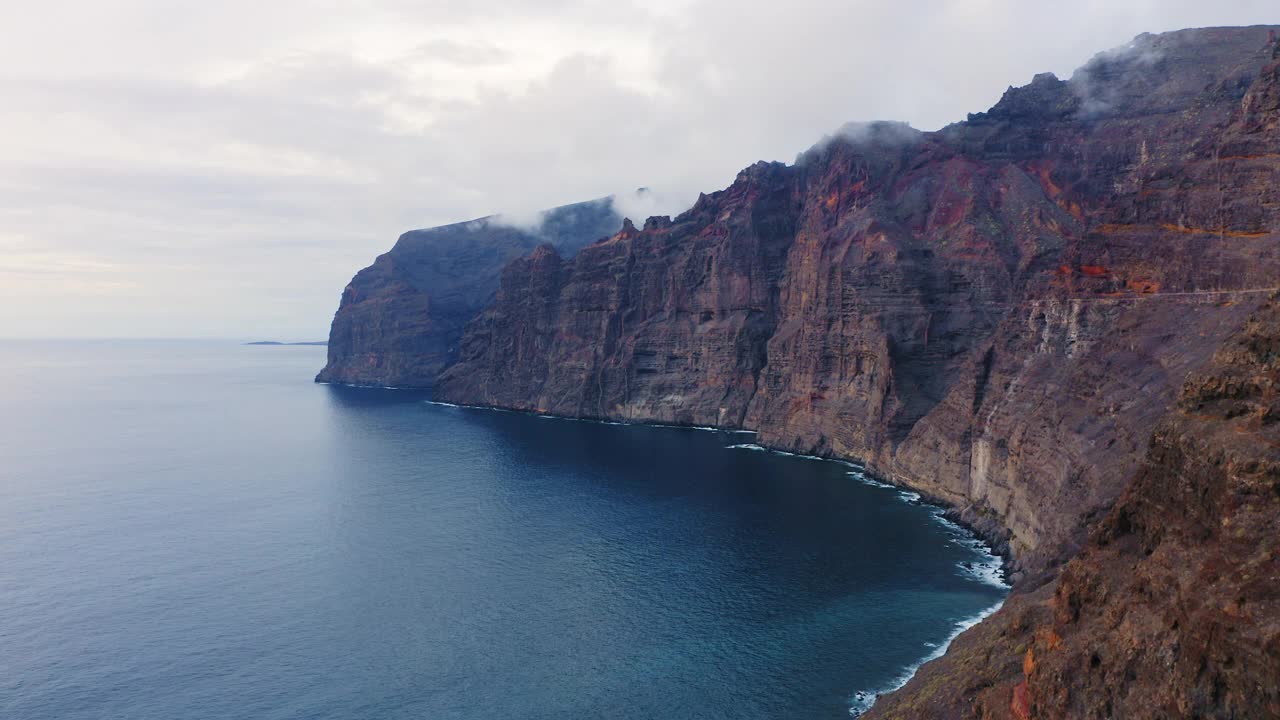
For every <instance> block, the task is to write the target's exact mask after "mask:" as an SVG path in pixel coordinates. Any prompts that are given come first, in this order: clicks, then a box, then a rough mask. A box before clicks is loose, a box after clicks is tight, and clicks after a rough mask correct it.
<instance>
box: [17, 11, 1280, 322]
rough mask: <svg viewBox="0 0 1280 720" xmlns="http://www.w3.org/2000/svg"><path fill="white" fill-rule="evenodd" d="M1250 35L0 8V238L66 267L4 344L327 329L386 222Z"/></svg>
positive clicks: (540, 194)
mask: <svg viewBox="0 0 1280 720" xmlns="http://www.w3.org/2000/svg"><path fill="white" fill-rule="evenodd" d="M1121 6H1122V7H1121ZM1273 15H1274V7H1273V3H1272V2H1265V3H1264V2H1251V1H1248V0H1241V1H1232V0H1225V1H1224V2H1219V3H1213V4H1211V5H1209V4H1205V3H1203V2H1190V1H1189V0H1160V1H1158V2H1157V0H1137V1H1135V2H1130V3H1123V4H1118V3H1111V2H1103V1H1102V0H1082V1H1079V2H1075V3H1048V2H1026V1H1025V0H967V1H961V0H954V1H949V2H945V1H943V0H904V1H903V2H901V3H898V4H896V5H888V4H885V3H879V2H871V1H870V0H851V1H850V2H844V3H832V2H825V1H819V0H796V1H795V2H792V3H788V4H779V3H763V2H761V3H743V2H741V0H736V1H732V2H731V1H730V0H651V1H649V2H645V3H634V2H625V1H624V2H603V1H597V0H551V1H549V2H547V1H538V0H493V1H492V2H488V3H483V4H475V3H471V4H468V3H457V2H446V1H445V0H428V1H427V2H417V1H415V2H409V0H371V2H368V3H359V4H347V5H334V4H332V3H324V4H321V3H316V2H309V1H307V0H280V1H279V2H273V3H269V4H265V5H264V4H262V3H256V2H254V3H250V2H249V1H248V0H226V2H222V3H197V2H194V1H191V0H114V1H113V2H111V3H99V4H85V3H82V2H72V1H71V0H46V2H42V3H39V4H35V5H31V4H26V3H17V2H13V1H8V2H6V0H0V68H2V70H0V93H3V96H4V97H5V103H4V104H3V105H2V106H0V157H4V158H5V160H6V162H5V163H4V164H3V165H0V228H4V229H5V231H6V232H8V233H12V234H15V235H20V236H22V237H24V238H26V241H25V242H26V243H27V244H25V245H24V246H23V247H24V250H23V252H25V253H34V254H35V255H29V256H28V261H29V262H30V261H31V258H32V257H37V256H38V257H41V258H45V259H46V260H49V262H53V261H54V260H53V259H57V258H63V259H67V262H64V263H63V264H61V265H59V266H58V271H57V274H56V275H55V276H54V277H56V278H57V280H56V281H51V282H44V283H40V284H30V285H24V287H23V289H22V292H23V294H24V297H25V298H27V299H28V300H29V302H27V303H24V307H23V308H22V309H21V310H20V311H19V310H15V309H12V308H11V309H9V310H7V311H5V312H4V313H3V314H0V336H4V335H31V334H54V335H78V334H108V335H152V336H155V335H230V336H255V337H256V336H276V335H278V336H282V337H322V336H323V335H324V333H325V330H326V329H327V324H328V321H329V319H330V318H331V317H332V312H333V309H334V306H335V305H336V302H337V298H338V294H339V292H340V291H341V288H342V287H343V285H345V283H346V282H347V280H348V279H349V278H350V276H351V274H352V273H353V272H354V271H355V270H357V269H358V268H360V267H362V266H363V265H365V264H367V263H368V262H369V261H370V260H371V259H372V258H373V257H374V256H375V255H377V254H378V253H380V252H383V251H385V250H386V249H387V248H388V247H389V246H390V245H391V243H392V242H393V241H394V239H395V237H396V236H397V235H398V234H399V233H400V232H402V231H404V230H405V229H409V228H413V227H423V226H429V225H435V224H441V223H446V222H454V221H458V220H464V219H468V218H474V217H480V216H485V215H489V214H492V213H495V212H503V213H505V214H506V215H507V216H508V217H517V218H520V217H524V218H533V217H536V211H537V210H540V209H544V208H549V207H553V206H556V205H561V204H564V203H568V202H574V201H578V200H584V199H589V198H594V197H600V196H603V195H607V194H610V193H616V194H618V195H619V198H620V200H619V203H620V205H622V206H624V207H623V210H624V213H625V214H627V215H630V216H632V219H633V220H635V221H636V222H637V223H639V222H642V221H643V219H644V217H646V216H647V215H650V214H675V213H678V212H679V211H680V210H681V209H683V206H687V205H688V204H689V203H691V202H692V200H693V199H694V198H696V197H697V194H698V192H699V191H712V190H715V189H718V188H720V187H723V186H724V185H725V184H727V183H728V182H730V181H731V180H732V179H733V177H734V176H735V174H736V173H737V171H738V170H739V169H740V168H742V167H744V166H746V165H749V164H751V163H752V162H754V161H756V160H760V159H764V160H784V161H789V160H792V159H793V158H795V157H796V153H797V152H800V151H803V150H804V149H805V148H807V147H809V146H810V145H812V144H813V143H814V142H815V141H818V140H820V139H821V138H822V137H824V136H826V135H829V134H830V133H832V132H833V131H835V130H836V129H837V128H840V127H841V126H842V125H844V124H845V123H846V122H848V121H850V120H872V119H886V120H897V121H905V122H909V123H910V124H911V125H912V126H914V127H917V128H923V129H933V128H937V127H939V126H941V125H944V124H946V123H948V122H951V121H954V120H957V119H960V118H963V117H964V116H965V114H966V113H968V112H972V111H979V110H983V109H986V108H987V107H989V106H990V105H991V104H993V103H994V102H995V101H996V100H997V99H998V98H999V97H1000V95H1001V93H1002V92H1003V90H1004V89H1005V88H1006V87H1008V86H1009V85H1018V84H1023V83H1025V82H1027V81H1028V80H1029V79H1030V78H1031V76H1032V75H1033V74H1035V73H1037V72H1041V71H1046V70H1049V71H1054V72H1057V73H1058V74H1059V76H1063V77H1066V76H1068V75H1069V74H1070V73H1071V71H1072V70H1073V69H1074V68H1075V67H1077V66H1079V65H1081V64H1082V63H1083V62H1084V61H1086V60H1087V59H1088V58H1089V57H1091V56H1092V55H1093V54H1094V53H1096V52H1097V51H1099V50H1101V49H1104V48H1107V47H1113V46H1117V45H1121V44H1123V43H1126V42H1127V41H1129V40H1130V39H1131V38H1132V37H1134V36H1135V35H1137V34H1138V33H1140V32H1145V31H1152V32H1156V31H1162V30H1169V29H1175V28H1177V27H1183V26H1196V25H1209V24H1248V23H1257V22H1265V21H1274V17H1273ZM1100 101H1101V102H1105V97H1102V98H1100ZM641 186H645V187H648V188H651V189H652V191H653V194H651V195H649V196H645V197H642V198H627V197H625V194H626V193H628V192H629V191H631V190H632V189H634V188H637V187H641ZM6 252H13V251H12V250H11V249H9V248H7V247H6V246H3V245H0V253H6ZM74 258H79V259H83V260H84V263H88V262H93V263H102V266H101V267H98V266H95V267H94V268H92V269H91V268H89V267H88V266H87V265H85V264H83V263H81V264H79V265H77V264H76V263H77V262H78V261H72V260H71V259H74ZM42 262H43V261H42ZM10 264H11V265H12V262H11V263H10ZM104 278H105V279H108V280H110V281H112V282H115V283H116V285H115V286H113V289H103V290H102V291H101V294H100V295H97V296H95V295H94V292H95V291H94V290H93V289H92V288H93V287H94V283H97V282H100V281H102V280H103V279H104ZM64 286H65V287H66V288H71V287H74V288H76V290H75V292H63V288H64ZM103 287H104V288H105V286H103ZM121 288H128V290H127V292H125V291H122V290H121ZM126 296H127V298H126Z"/></svg>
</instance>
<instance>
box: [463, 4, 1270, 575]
mask: <svg viewBox="0 0 1280 720" xmlns="http://www.w3.org/2000/svg"><path fill="white" fill-rule="evenodd" d="M1273 47H1274V44H1272V43H1269V42H1268V29H1267V28H1245V29H1212V30H1197V31H1186V32H1180V33H1171V34H1167V35H1160V36H1150V35H1148V36H1142V37H1140V38H1138V39H1137V40H1135V41H1134V43H1133V44H1132V45H1131V46H1130V47H1127V48H1124V49H1122V50H1120V51H1114V52H1111V53H1106V54H1103V55H1100V56H1098V57H1097V58H1095V59H1094V60H1093V61H1091V62H1090V63H1089V64H1087V65H1086V66H1085V67H1083V68H1082V69H1081V70H1080V71H1078V72H1077V73H1076V74H1075V75H1074V76H1073V77H1072V78H1071V80H1069V81H1061V80H1058V79H1056V78H1054V77H1052V76H1049V75H1041V76H1037V77H1036V78H1035V80H1034V81H1033V82H1032V83H1031V84H1030V85H1028V86H1026V87H1023V88H1016V89H1010V90H1009V91H1008V93H1006V95H1005V97H1004V98H1003V99H1002V100H1001V101H1000V102H999V103H998V104H997V105H996V106H995V107H994V108H992V109H991V110H990V111H989V112H987V113H983V114H980V115H973V116H970V118H969V119H968V120H967V121H966V122H962V123H958V124H956V125H953V126H950V127H947V128H945V129H943V130H941V131H939V132H936V133H919V132H916V131H914V130H911V129H910V128H907V127H905V126H900V125H894V124H884V123H881V124H872V125H867V126H858V127H850V128H846V129H844V130H843V131H842V132H841V133H839V134H838V135H836V136H834V137H832V138H829V139H828V140H826V141H824V142H823V143H821V144H820V145H819V146H817V147H815V148H814V149H812V150H810V151H809V152H807V153H805V154H803V155H802V156H801V157H800V158H799V159H798V161H797V162H796V163H795V164H794V165H792V166H784V165H781V164H768V163H759V164H757V165H754V166H752V167H750V168H747V169H746V170H744V171H743V172H742V173H741V174H740V175H739V176H738V178H737V179H736V181H735V182H734V183H733V184H732V185H731V186H730V187H729V188H727V189H726V190H723V191H720V192H717V193H713V194H711V195H704V196H703V197H701V198H700V199H699V201H698V202H697V204H695V205H694V207H693V208H692V209H691V210H689V211H688V212H686V213H684V214H682V215H680V216H679V217H677V218H675V219H674V220H670V219H667V218H651V219H650V220H649V221H648V222H647V223H646V224H645V227H644V228H642V229H636V228H635V227H632V226H628V227H626V228H624V229H623V231H622V232H620V233H618V234H616V235H614V236H613V237H611V238H609V239H607V240H605V241H602V242H599V243H596V244H593V245H591V246H589V247H586V248H584V249H583V250H582V251H581V252H579V253H578V255H577V256H576V257H574V258H571V259H569V258H564V257H561V255H560V254H559V253H557V252H556V251H555V249H554V248H551V247H543V248H540V249H539V250H538V251H537V252H536V253H534V254H533V255H532V256H530V257H528V258H525V259H522V260H519V261H517V262H515V263H513V264H512V265H511V266H509V267H508V268H507V269H506V271H505V272H504V274H503V280H502V283H501V286H500V289H499V291H498V293H497V296H496V301H495V303H494V304H493V305H492V306H490V307H489V308H488V309H486V310H485V311H484V312H483V313H482V314H481V315H480V316H479V317H478V318H477V319H476V320H475V322H473V323H472V325H471V326H470V327H469V329H468V331H467V333H466V335H465V336H464V338H463V340H462V350H461V352H460V355H459V360H458V362H457V364H455V365H454V366H453V367H451V368H450V369H448V370H447V371H446V372H445V373H444V375H443V376H442V378H441V386H440V389H439V391H440V395H441V397H442V398H444V399H447V400H450V401H456V402H466V403H476V404H484V405H494V406H500V407H507V408H516V409H522V410H532V411H537V412H541V413H554V414H562V415H571V416H580V417H599V418H619V419H626V420H633V421H660V422H674V423H688V424H698V425H719V426H725V427H746V428H751V429H756V430H758V431H759V432H760V436H761V441H762V442H764V443H766V444H769V445H772V446H776V447H782V448H787V449H791V450H796V451H800V452H805V453H816V454H827V455H833V456H840V457H852V458H858V459H861V460H863V461H866V462H868V463H869V464H870V466H871V468H872V469H873V470H874V471H876V472H877V473H878V474H879V475H881V476H883V477H887V478H890V479H893V480H895V481H897V482H900V483H903V484H906V485H910V486H912V487H914V488H917V489H919V490H922V491H924V492H926V493H927V494H929V495H931V496H933V497H935V498H937V499H940V500H942V501H944V502H947V503H949V504H951V505H954V506H956V507H958V508H960V509H961V515H962V517H963V518H964V519H966V520H968V521H969V522H970V523H972V524H975V525H977V526H979V527H980V528H982V529H984V530H985V531H986V532H987V533H988V534H989V535H992V536H995V537H996V538H997V539H998V540H1002V541H1003V540H1007V542H1008V549H1009V550H1010V552H1011V553H1012V555H1013V556H1014V558H1015V559H1016V562H1017V564H1018V566H1019V567H1021V568H1024V569H1025V570H1027V571H1028V572H1031V573H1035V572H1039V571H1042V570H1045V569H1047V568H1051V567H1054V566H1056V565H1058V564H1060V563H1061V562H1063V561H1064V560H1065V559H1067V558H1069V557H1070V556H1071V555H1073V554H1074V553H1075V552H1076V551H1077V550H1078V549H1079V548H1080V546H1081V543H1082V542H1083V541H1084V538H1085V531H1086V528H1087V527H1088V525H1089V524H1090V523H1091V522H1093V521H1096V520H1097V519H1098V518H1100V517H1101V516H1102V515H1103V514H1104V513H1105V512H1106V510H1107V508H1108V507H1109V506H1110V505H1111V504H1112V503H1113V502H1114V501H1115V499H1116V497H1117V496H1118V495H1119V493H1120V491H1121V489H1122V488H1123V487H1124V485H1125V482H1126V481H1127V480H1128V479H1129V478H1130V477H1131V476H1132V474H1133V473H1134V471H1135V470H1136V469H1137V467H1138V464H1139V463H1140V461H1141V459H1142V457H1143V454H1144V452H1145V450H1146V447H1147V442H1148V438H1149V437H1150V434H1151V431H1152V429H1153V428H1154V427H1155V425H1156V423H1157V421H1158V419H1159V418H1160V417H1161V416H1162V415H1163V413H1164V411H1165V410H1166V409H1167V407H1169V405H1170V403H1171V402H1172V400H1173V398H1174V396H1175V394H1176V392H1177V389H1178V387H1179V386H1180V383H1181V382H1182V379H1183V378H1184V377H1185V376H1186V375H1187V374H1188V373H1189V372H1191V371H1192V370H1194V369H1195V368H1196V367H1198V366H1200V365H1202V364H1203V363H1204V362H1206V361H1207V360H1208V359H1209V357H1210V356H1211V355H1212V354H1213V352H1214V351H1215V349H1216V348H1217V347H1218V346H1219V345H1220V344H1221V343H1222V341H1223V340H1224V338H1225V337H1226V336H1227V335H1228V334H1229V333H1230V332H1231V331H1232V330H1234V329H1235V328H1238V327H1239V326H1240V325H1241V323H1242V322H1243V321H1244V319H1245V317H1247V316H1248V314H1249V312H1250V311H1251V310H1252V309H1254V308H1256V307H1257V306H1258V304H1259V303H1260V302H1261V301H1262V299H1263V298H1264V297H1265V293H1263V292H1260V291H1261V290H1262V289H1266V288H1271V287H1274V286H1276V285H1280V282H1278V281H1277V279H1278V278H1280V258H1278V257H1277V256H1276V254H1275V250H1274V248H1275V241H1276V232H1277V229H1278V228H1280V224H1278V223H1277V213H1278V212H1280V210H1278V209H1277V208H1280V205H1278V204H1277V200H1278V198H1277V193H1278V190H1277V187H1280V186H1278V185H1277V182H1276V180H1277V177H1278V175H1277V170H1278V169H1280V155H1277V153H1276V148H1277V147H1280V142H1278V141H1277V136H1276V131H1275V122H1274V115H1275V112H1274V110H1267V109H1266V108H1268V107H1272V106H1273V105H1274V100H1275V98H1274V87H1273V85H1274V78H1273V77H1272V76H1273V75H1274V69H1267V68H1270V67H1271V64H1272V63H1273V62H1274V60H1273V59H1272V53H1273Z"/></svg>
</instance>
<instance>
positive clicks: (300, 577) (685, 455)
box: [0, 340, 1006, 720]
mask: <svg viewBox="0 0 1280 720" xmlns="http://www.w3.org/2000/svg"><path fill="white" fill-rule="evenodd" d="M324 353H325V349H324V348H323V347H305V346H303V347H298V346H267V347H263V346H242V345H240V344H238V343H236V342H232V341H142V340H137V341H0V717H3V718H6V719H8V720H28V719H29V720H44V719H49V720H55V719H56V720H74V719H78V718H83V719H85V720H89V719H92V720H102V719H105V718H122V719H124V718H127V719H128V720H174V719H178V718H182V719H186V720H198V719H202V718H209V719H211V720H212V719H214V718H216V719H218V720H226V719H230V718H245V719H249V718H253V719H255V720H269V719H285V718H289V719H294V718H298V719H303V718H305V719H308V720H309V719H329V718H334V719H337V718H343V719H346V718H368V719H383V718H386V719H391V718H415V719H416V718H433V719H457V720H494V719H496V718H505V719H510V718H530V719H533V718H539V719H541V718H547V719H551V718H556V719H560V718H622V719H629V718H636V719H640V718H645V719H648V718H664V719H675V718H699V719H701V718H735V719H743V718H746V719H751V718H798V717H803V718H810V719H813V718H847V717H849V716H850V714H851V711H852V710H856V709H857V708H861V707H865V705H866V704H867V702H868V701H869V700H868V699H869V698H870V697H872V696H873V694H874V692H875V691H877V690H880V689H886V688H890V687H893V686H894V685H896V684H898V683H900V682H901V681H902V679H903V678H904V677H905V676H906V675H908V674H909V673H910V671H911V670H912V669H913V668H914V667H915V666H916V665H917V664H918V663H920V662H921V661H922V660H924V659H925V658H927V657H929V656H931V655H936V654H937V653H938V652H940V651H941V649H942V647H943V646H944V645H945V643H946V642H947V641H948V639H949V638H950V637H951V636H952V635H953V634H954V633H955V632H956V630H957V629H958V628H960V627H964V626H965V625H966V624H967V623H969V622H971V621H972V620H973V618H975V617H978V616H980V615H981V614H983V613H984V612H986V611H988V610H989V609H990V608H992V607H993V606H995V605H997V604H998V603H999V602H1000V601H1001V599H1002V598H1003V597H1004V594H1005V592H1006V590H1005V588H1004V587H1003V585H1002V584H1001V583H1000V582H999V580H998V577H997V575H996V573H995V572H994V567H995V564H994V560H993V558H991V556H990V555H989V554H987V553H986V552H985V550H984V549H983V548H982V547H981V545H980V544H979V543H977V542H976V541H975V540H974V539H973V538H972V537H970V536H969V535H968V534H967V533H965V532H964V531H963V530H961V529H960V528H957V527H955V526H953V525H950V524H948V523H946V522H945V521H942V520H941V519H940V518H939V513H938V511H937V509H936V508H932V507H930V506H927V505H924V504H921V503H920V502H919V500H918V498H917V497H915V496H914V495H913V494H911V493H907V492H903V491H901V490H898V489H894V488H890V487H885V486H881V485H878V484H876V483H873V482H871V481H870V480H867V479H866V478H864V477H863V476H862V474H861V473H860V472H859V471H858V470H857V469H856V468H854V467H850V466H848V465H845V464H841V463H836V462H828V461H818V460H813V459H807V458H802V457H795V456H788V455H783V454H778V453H773V452H768V451H761V450H759V449H758V448H756V447H755V446H754V445H753V441H754V439H753V437H752V436H751V435H749V434H742V433H727V432H720V431H706V430H694V429H687V428H670V427H647V426H626V425H611V424H603V423H592V422H581V421H572V420H563V419H553V418H542V417H537V416H531V415H524V414H517V413H510V412H501V411H492V410H481V409H470V408H459V407H450V406H444V405H439V404H432V403H430V402H428V400H429V398H428V397H427V396H425V395H424V394H422V393H418V392H412V391H394V390H375V389H357V388H344V387H336V386H325V385H316V384H314V383H312V382H311V378H312V377H313V376H314V374H315V372H316V371H317V370H318V369H319V367H320V366H321V365H323V363H324Z"/></svg>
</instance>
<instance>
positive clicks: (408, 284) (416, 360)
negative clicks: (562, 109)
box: [316, 198, 622, 387]
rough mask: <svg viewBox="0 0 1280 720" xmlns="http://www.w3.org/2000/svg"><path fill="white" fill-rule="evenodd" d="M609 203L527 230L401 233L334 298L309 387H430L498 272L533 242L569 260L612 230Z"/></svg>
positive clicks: (546, 216)
mask: <svg viewBox="0 0 1280 720" xmlns="http://www.w3.org/2000/svg"><path fill="white" fill-rule="evenodd" d="M621 222H622V218H621V217H620V216H619V215H618V214H617V212H616V211H615V210H614V207H613V199H612V198H602V199H600V200H593V201H589V202H584V203H577V204H574V205H565V206H562V207H558V208H555V209H553V210H549V211H547V212H545V213H542V214H541V215H540V216H539V217H537V218H536V219H534V220H532V221H531V222H530V223H524V224H515V223H514V222H513V221H512V220H510V219H507V218H504V217H502V216H493V217H487V218H481V219H479V220H471V221H469V222H463V223H455V224H453V225H445V226H442V227H436V228H430V229H427V230H413V231H411V232H407V233H405V234H404V235H401V236H400V239H399V240H398V241H397V242H396V244H395V246H394V247H393V248H392V249H391V251H390V252H388V253H386V254H384V255H380V256H379V257H378V258H377V260H375V261H374V263H373V264H372V265H370V266H369V267H367V268H365V269H363V270H361V271H360V272H359V273H357V274H356V276H355V278H353V279H352V280H351V283H350V284H348V285H347V287H346V289H345V290H343V292H342V302H341V304H340V305H339V307H338V312H337V314H336V315H335V316H334V318H333V327H332V329H331V330H330V333H329V362H328V364H327V365H325V367H324V369H323V370H321V371H320V374H319V375H318V376H317V377H316V380H317V381H318V382H333V383H346V384H352V385H379V386H383V385H388V386H396V387H430V386H431V385H433V384H434V383H435V379H436V376H437V375H439V374H440V371H441V370H443V369H444V368H446V367H448V366H449V365H450V364H451V363H452V362H453V359H454V357H455V356H456V354H457V349H458V341H459V339H460V338H461V336H462V331H463V329H464V328H465V327H466V324H467V322H468V321H470V320H471V319H472V318H474V317H475V316H476V314H477V313H478V312H480V309H481V308H483V307H484V305H485V303H487V302H488V301H489V300H491V299H492V297H493V292H494V290H495V289H496V288H497V285H498V278H499V275H500V274H501V272H502V268H503V267H504V266H505V265H506V264H507V263H509V262H511V261H512V260H514V259H516V258H518V257H520V256H522V255H525V254H527V253H529V252H530V251H531V250H533V249H534V248H536V247H537V246H538V245H540V244H542V243H551V244H552V245H554V246H556V247H558V248H560V250H561V251H562V252H564V253H566V254H568V255H572V254H573V253H575V252H577V251H578V250H579V249H580V248H581V247H582V246H584V245H586V244H588V243H590V242H593V241H595V240H599V239H600V238H602V237H605V236H608V235H609V234H611V233H613V232H615V231H616V230H617V229H618V227H619V225H620V224H621Z"/></svg>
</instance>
